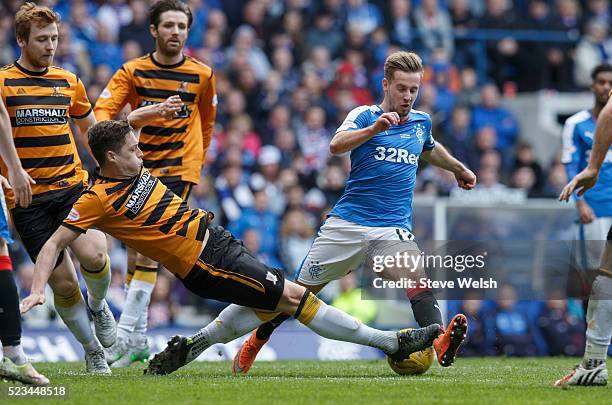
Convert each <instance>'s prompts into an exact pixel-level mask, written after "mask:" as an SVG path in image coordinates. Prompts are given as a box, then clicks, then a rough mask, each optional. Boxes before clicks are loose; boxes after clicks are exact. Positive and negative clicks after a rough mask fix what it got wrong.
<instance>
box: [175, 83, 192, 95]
mask: <svg viewBox="0 0 612 405" xmlns="http://www.w3.org/2000/svg"><path fill="white" fill-rule="evenodd" d="M187 86H189V83H187V82H181V85H180V86H179V88H178V89H176V91H180V92H181V93H187Z"/></svg>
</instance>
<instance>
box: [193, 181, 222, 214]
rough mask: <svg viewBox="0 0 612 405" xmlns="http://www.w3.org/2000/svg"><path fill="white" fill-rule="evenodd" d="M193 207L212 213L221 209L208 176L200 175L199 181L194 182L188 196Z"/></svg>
mask: <svg viewBox="0 0 612 405" xmlns="http://www.w3.org/2000/svg"><path fill="white" fill-rule="evenodd" d="M189 199H190V201H191V203H192V204H193V206H194V207H198V208H201V209H203V210H206V211H210V212H212V213H217V212H220V211H221V208H220V206H219V199H218V198H217V196H216V194H215V188H214V187H213V181H212V178H211V177H210V176H202V177H201V178H200V183H199V184H195V185H194V186H193V189H192V191H191V194H190V196H189Z"/></svg>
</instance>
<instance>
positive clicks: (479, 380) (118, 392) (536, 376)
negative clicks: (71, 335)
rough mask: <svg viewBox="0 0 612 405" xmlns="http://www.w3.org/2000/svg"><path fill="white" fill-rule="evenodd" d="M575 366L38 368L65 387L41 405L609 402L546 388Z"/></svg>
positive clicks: (597, 395)
mask: <svg viewBox="0 0 612 405" xmlns="http://www.w3.org/2000/svg"><path fill="white" fill-rule="evenodd" d="M577 361H578V360H577V359H567V358H553V359H549V358H541V359H539V358H538V359H535V358H534V359H507V358H490V359H486V358H483V359H459V360H458V361H457V364H456V365H455V366H453V367H451V368H448V369H442V368H440V367H438V366H437V365H434V367H432V369H431V370H429V371H428V372H427V373H426V374H424V375H422V376H415V377H400V376H397V375H395V374H394V373H393V372H392V371H391V369H389V367H388V366H387V364H386V362H385V361H384V360H380V361H342V362H330V361H278V362H258V363H256V364H255V366H254V367H253V369H252V370H251V373H250V374H249V375H248V376H245V377H232V376H231V374H230V364H229V363H228V362H214V363H194V364H191V365H189V366H187V367H185V368H183V369H181V370H179V371H177V372H176V373H174V374H172V375H169V376H165V377H150V376H143V375H142V368H143V367H142V365H133V366H132V368H129V369H122V370H113V375H112V376H110V377H91V376H88V375H86V374H85V373H84V368H85V366H84V364H83V363H40V364H38V365H37V367H38V369H39V371H41V372H42V373H44V374H46V375H47V377H49V378H50V379H51V382H52V384H54V385H56V384H61V385H65V386H67V387H68V390H69V394H68V399H67V400H51V399H49V398H45V399H44V400H42V401H44V402H45V403H58V404H69V403H75V404H88V405H89V404H110V405H124V404H125V405H131V404H136V405H150V404H183V403H193V404H196V403H199V404H201V403H207V404H220V403H231V404H249V405H250V404H259V403H262V404H270V403H282V404H321V403H329V404H335V403H345V404H362V403H375V404H377V405H378V404H384V403H428V404H439V403H470V404H472V403H482V404H490V403H513V404H527V403H533V404H536V403H554V404H558V403H568V404H580V403H593V404H596V403H609V402H608V401H610V398H612V395H611V394H612V391H610V389H609V388H607V387H589V388H586V387H576V388H571V389H567V390H561V389H558V388H554V387H552V385H551V384H552V382H553V381H554V380H555V379H557V378H559V377H560V376H562V375H563V374H564V373H566V372H567V371H568V369H569V368H570V366H571V365H572V364H575V363H576V362H577ZM0 384H2V383H0ZM2 399H4V400H5V399H6V393H5V394H4V398H0V401H1V400H2ZM2 402H4V401H2ZM12 402H13V403H30V402H32V399H31V398H28V399H27V400H20V401H15V400H13V401H12ZM36 402H38V401H36Z"/></svg>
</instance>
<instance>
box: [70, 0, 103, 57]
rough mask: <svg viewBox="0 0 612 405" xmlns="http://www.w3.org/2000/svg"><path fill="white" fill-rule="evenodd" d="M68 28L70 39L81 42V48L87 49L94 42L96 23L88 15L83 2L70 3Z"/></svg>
mask: <svg viewBox="0 0 612 405" xmlns="http://www.w3.org/2000/svg"><path fill="white" fill-rule="evenodd" d="M69 23H70V28H71V29H72V38H73V39H74V40H75V41H77V42H79V41H80V42H81V44H82V46H84V47H86V48H87V49H90V48H89V47H90V46H91V45H92V44H93V43H94V42H95V41H96V37H97V32H96V21H95V19H94V18H92V16H90V15H89V10H88V9H87V4H86V3H85V1H83V0H81V1H73V2H72V3H70V19H69Z"/></svg>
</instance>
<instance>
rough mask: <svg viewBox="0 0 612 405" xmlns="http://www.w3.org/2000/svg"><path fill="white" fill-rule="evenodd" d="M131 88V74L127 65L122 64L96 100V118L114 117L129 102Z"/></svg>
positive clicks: (101, 119) (110, 118)
mask: <svg viewBox="0 0 612 405" xmlns="http://www.w3.org/2000/svg"><path fill="white" fill-rule="evenodd" d="M131 88H132V81H131V79H130V74H129V73H128V71H127V69H126V68H125V66H122V67H121V68H120V69H119V70H117V72H115V74H114V75H113V77H112V78H111V79H110V81H109V82H108V84H107V85H106V87H105V88H104V90H102V93H100V96H99V97H98V100H97V101H96V107H95V108H94V114H95V115H96V120H98V121H104V120H112V119H114V118H115V117H116V116H117V114H119V111H121V110H122V109H123V107H125V105H126V104H127V102H128V97H129V95H130V89H131Z"/></svg>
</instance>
